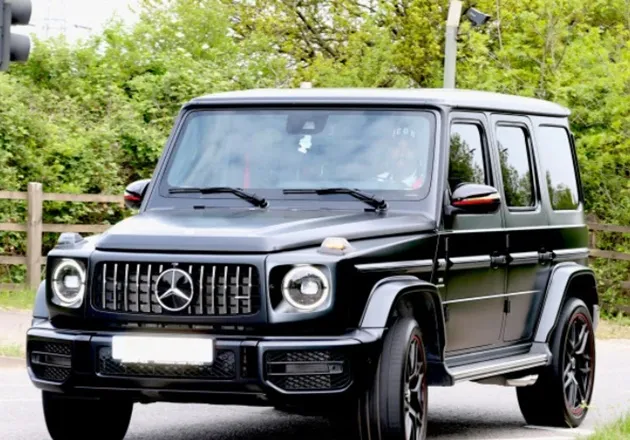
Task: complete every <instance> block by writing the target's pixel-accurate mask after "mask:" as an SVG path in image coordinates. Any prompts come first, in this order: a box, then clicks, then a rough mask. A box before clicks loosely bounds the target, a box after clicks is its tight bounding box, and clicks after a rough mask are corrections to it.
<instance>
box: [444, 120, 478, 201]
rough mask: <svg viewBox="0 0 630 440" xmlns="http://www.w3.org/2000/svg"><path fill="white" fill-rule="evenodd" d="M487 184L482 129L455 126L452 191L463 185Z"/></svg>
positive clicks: (449, 177)
mask: <svg viewBox="0 0 630 440" xmlns="http://www.w3.org/2000/svg"><path fill="white" fill-rule="evenodd" d="M486 182H487V179H486V167H485V166H484V152H483V142H482V137H481V127H479V126H478V125H477V124H466V123H458V124H453V126H452V128H451V152H450V161H449V171H448V183H449V185H450V187H451V191H452V190H454V189H455V188H456V187H457V185H459V184H461V183H480V184H485V183H486Z"/></svg>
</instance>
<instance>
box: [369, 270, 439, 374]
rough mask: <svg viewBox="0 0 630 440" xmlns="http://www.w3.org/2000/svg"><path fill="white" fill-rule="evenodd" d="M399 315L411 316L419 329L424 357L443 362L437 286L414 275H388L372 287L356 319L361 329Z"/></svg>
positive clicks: (389, 321)
mask: <svg viewBox="0 0 630 440" xmlns="http://www.w3.org/2000/svg"><path fill="white" fill-rule="evenodd" d="M401 316H408V317H413V318H414V319H415V320H416V321H417V322H418V325H419V326H420V328H421V330H422V331H423V338H424V345H425V347H426V349H427V359H428V361H429V362H432V363H442V362H443V361H444V350H445V347H446V331H445V323H444V313H443V307H442V300H441V298H440V295H439V293H438V289H437V287H436V286H435V285H434V284H432V283H429V282H427V281H423V280H420V279H419V278H417V277H414V276H407V275H401V276H392V277H388V278H384V279H382V280H380V281H379V282H378V283H377V284H376V285H375V286H374V288H373V289H372V292H371V293H370V296H369V298H368V302H367V304H366V307H365V310H364V313H363V316H362V318H361V321H360V325H359V326H360V328H362V329H370V328H372V329H383V328H387V327H389V326H391V324H392V321H393V320H395V319H396V318H398V317H401Z"/></svg>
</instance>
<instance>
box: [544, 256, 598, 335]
mask: <svg viewBox="0 0 630 440" xmlns="http://www.w3.org/2000/svg"><path fill="white" fill-rule="evenodd" d="M580 283H584V284H580ZM580 287H581V289H580V290H575V292H576V293H579V296H578V297H580V298H581V299H584V300H585V302H586V305H587V306H588V307H589V308H590V309H591V312H595V313H593V315H595V316H593V320H594V321H597V319H598V317H597V314H598V298H597V281H596V278H595V273H594V271H593V270H592V269H591V268H589V267H587V266H583V265H580V264H577V263H569V262H567V263H560V264H558V265H557V266H555V267H554V268H553V269H552V271H551V274H550V276H549V283H548V284H547V289H546V292H545V299H544V303H543V307H542V312H541V314H540V319H539V321H538V328H537V329H536V335H535V336H534V342H543V343H546V342H548V341H549V337H550V336H551V334H552V332H553V330H554V329H555V328H556V325H557V324H558V316H559V315H560V310H561V308H562V305H563V304H564V301H565V299H566V298H567V296H568V295H569V291H571V290H572V289H578V288H580ZM596 324H597V322H595V325H596Z"/></svg>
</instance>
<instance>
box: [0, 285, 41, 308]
mask: <svg viewBox="0 0 630 440" xmlns="http://www.w3.org/2000/svg"><path fill="white" fill-rule="evenodd" d="M34 303H35V292H34V291H32V290H24V291H14V292H12V291H3V290H0V310H2V309H18V310H30V309H32V308H33V304H34Z"/></svg>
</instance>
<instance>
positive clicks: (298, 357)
mask: <svg viewBox="0 0 630 440" xmlns="http://www.w3.org/2000/svg"><path fill="white" fill-rule="evenodd" d="M265 367H266V373H267V380H269V382H271V383H272V384H274V385H275V386H277V387H278V388H280V389H282V390H285V391H325V390H328V391H333V390H340V389H343V388H346V387H347V386H348V385H349V384H350V381H351V378H352V377H351V373H350V363H349V361H348V359H347V358H346V357H345V356H344V355H343V353H340V352H336V351H332V350H300V351H268V352H267V353H265Z"/></svg>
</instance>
